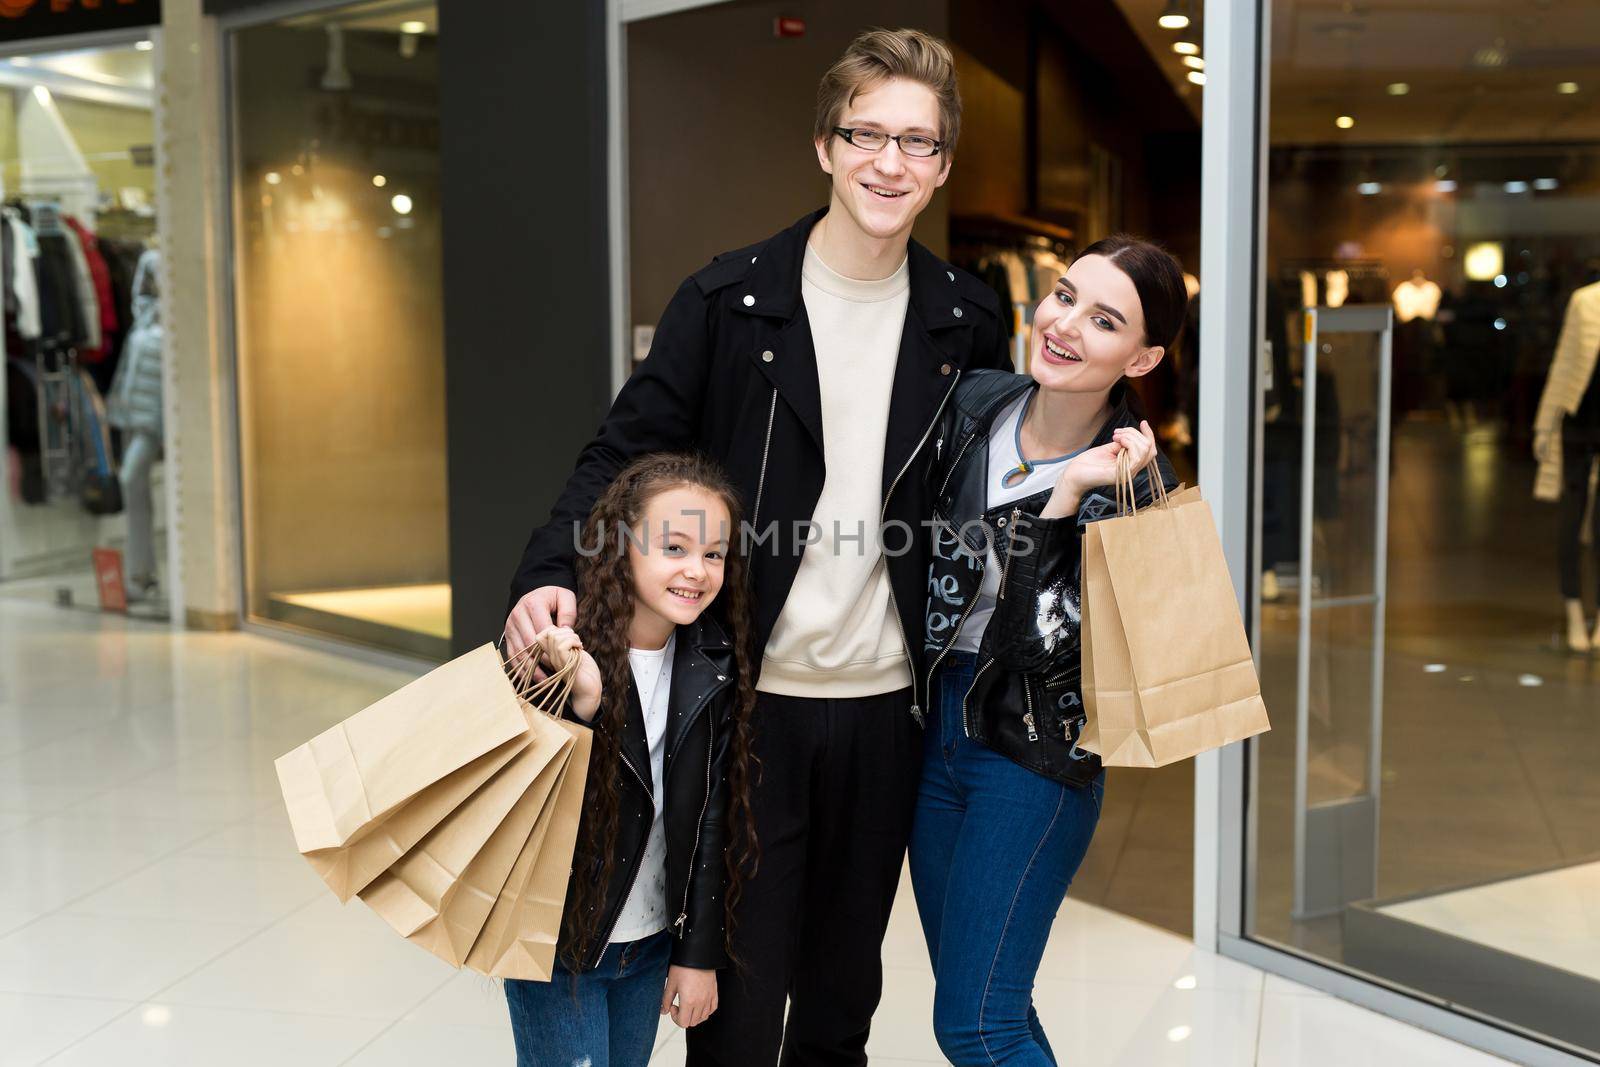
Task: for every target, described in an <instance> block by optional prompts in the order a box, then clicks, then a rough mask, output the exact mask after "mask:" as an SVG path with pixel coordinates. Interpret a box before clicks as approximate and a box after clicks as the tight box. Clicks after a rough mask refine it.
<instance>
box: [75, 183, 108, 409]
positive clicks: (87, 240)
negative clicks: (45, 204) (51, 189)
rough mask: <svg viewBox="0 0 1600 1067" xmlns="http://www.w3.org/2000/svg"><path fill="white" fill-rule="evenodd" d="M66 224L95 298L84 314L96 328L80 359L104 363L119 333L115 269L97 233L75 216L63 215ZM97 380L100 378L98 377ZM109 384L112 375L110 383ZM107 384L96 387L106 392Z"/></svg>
mask: <svg viewBox="0 0 1600 1067" xmlns="http://www.w3.org/2000/svg"><path fill="white" fill-rule="evenodd" d="M62 221H64V222H65V223H66V224H67V228H68V229H70V230H71V231H72V233H73V236H75V237H76V238H77V239H78V248H79V251H80V253H81V254H82V257H83V265H84V268H85V270H86V271H87V272H88V281H89V285H88V286H87V289H88V291H89V292H91V293H92V294H93V296H94V307H93V309H91V308H90V307H89V305H88V304H87V303H85V305H84V314H85V315H86V316H92V318H93V321H94V323H95V328H94V330H93V331H92V333H91V338H90V344H89V347H88V348H87V349H86V350H85V351H82V352H79V353H78V357H79V359H81V360H82V361H83V362H85V363H103V362H105V360H106V357H107V356H108V355H110V351H111V347H110V344H109V340H110V338H111V336H112V335H113V334H115V333H116V332H117V308H116V303H115V301H113V299H112V295H111V270H110V268H109V267H107V266H106V260H105V257H104V256H102V255H101V254H100V245H99V243H98V242H97V241H95V237H94V234H92V233H90V232H89V231H88V229H87V228H86V227H85V226H84V225H83V223H81V222H79V221H78V220H77V219H75V218H73V217H72V216H71V215H64V216H62ZM96 377H97V378H98V375H96ZM109 381H110V378H109V376H108V377H107V379H106V382H109ZM106 382H101V381H97V382H96V384H97V385H99V386H100V388H102V389H104V388H105V386H106Z"/></svg>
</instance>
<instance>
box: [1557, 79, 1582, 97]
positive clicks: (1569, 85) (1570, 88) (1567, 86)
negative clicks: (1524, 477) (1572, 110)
mask: <svg viewBox="0 0 1600 1067" xmlns="http://www.w3.org/2000/svg"><path fill="white" fill-rule="evenodd" d="M1577 91H1578V83H1577V82H1562V83H1561V84H1560V85H1558V86H1556V92H1558V93H1560V94H1561V95H1562V96H1571V95H1572V94H1573V93H1575V92H1577Z"/></svg>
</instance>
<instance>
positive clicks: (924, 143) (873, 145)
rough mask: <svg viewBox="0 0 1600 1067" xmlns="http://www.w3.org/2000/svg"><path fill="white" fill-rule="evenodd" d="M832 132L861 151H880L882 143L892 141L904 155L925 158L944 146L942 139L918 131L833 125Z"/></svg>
mask: <svg viewBox="0 0 1600 1067" xmlns="http://www.w3.org/2000/svg"><path fill="white" fill-rule="evenodd" d="M833 132H834V133H836V134H838V135H839V136H840V137H843V138H844V139H845V140H846V141H849V142H850V143H851V144H852V145H854V146H855V147H857V148H859V149H861V150H862V151H863V152H881V151H883V146H884V145H886V144H888V143H889V142H890V141H893V142H894V143H895V144H898V145H899V146H900V151H902V152H904V153H905V154H906V155H908V156H915V157H916V158H918V159H926V158H928V157H929V156H936V155H938V154H939V150H940V149H942V148H943V147H944V142H943V141H936V140H934V139H933V138H932V137H928V136H926V135H925V134H920V133H902V134H900V135H898V136H896V135H895V134H892V133H884V132H883V131H882V130H869V129H866V128H864V127H858V128H856V129H853V130H852V129H847V128H845V127H843V126H835V127H834V128H833Z"/></svg>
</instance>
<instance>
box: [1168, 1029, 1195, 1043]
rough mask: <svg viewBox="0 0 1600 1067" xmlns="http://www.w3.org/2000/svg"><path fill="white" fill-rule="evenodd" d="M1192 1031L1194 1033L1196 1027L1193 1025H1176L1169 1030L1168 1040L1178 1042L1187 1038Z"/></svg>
mask: <svg viewBox="0 0 1600 1067" xmlns="http://www.w3.org/2000/svg"><path fill="white" fill-rule="evenodd" d="M1192 1033H1194V1029H1193V1028H1192V1027H1188V1026H1174V1027H1173V1028H1172V1029H1171V1030H1168V1031H1167V1040H1168V1041H1171V1042H1172V1043H1173V1044H1177V1043H1178V1042H1179V1041H1183V1040H1186V1039H1187V1038H1188V1037H1189V1035H1190V1034H1192Z"/></svg>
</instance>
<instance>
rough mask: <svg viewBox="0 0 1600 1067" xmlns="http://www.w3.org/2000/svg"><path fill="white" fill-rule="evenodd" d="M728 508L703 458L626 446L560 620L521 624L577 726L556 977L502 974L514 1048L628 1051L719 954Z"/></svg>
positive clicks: (718, 473)
mask: <svg viewBox="0 0 1600 1067" xmlns="http://www.w3.org/2000/svg"><path fill="white" fill-rule="evenodd" d="M740 521H741V519H740V508H739V497H738V494H737V492H736V491H735V490H734V488H733V486H732V484H731V483H730V482H729V481H728V479H727V476H726V475H725V474H723V472H722V470H721V469H720V468H719V467H718V466H717V465H716V464H715V463H714V462H712V461H711V460H709V459H705V458H703V457H701V456H696V455H689V454H677V453H658V454H653V455H646V456H642V457H640V458H639V459H637V460H635V461H634V462H632V463H631V464H629V465H628V466H627V467H626V468H624V469H623V471H622V473H621V474H619V475H618V476H617V478H616V480H615V481H613V482H612V483H611V485H610V486H609V487H608V488H607V489H606V491H605V492H604V493H602V494H601V495H600V498H599V499H598V500H597V501H596V502H595V505H594V508H593V510H592V511H591V512H590V513H589V517H588V520H587V522H586V523H585V525H584V529H583V532H582V537H581V540H580V542H579V545H580V548H579V556H578V561H577V577H578V595H579V596H580V597H581V598H582V600H583V604H584V605H585V608H584V614H583V619H582V622H581V623H580V625H579V627H578V630H576V631H574V630H572V629H569V628H567V627H558V626H552V627H549V628H547V629H545V630H543V631H542V632H540V633H539V635H538V636H537V638H536V639H535V643H536V645H537V647H538V649H539V654H540V657H541V658H542V659H543V660H544V661H545V662H546V663H548V664H551V665H555V664H560V663H564V662H566V661H567V659H568V658H569V657H570V656H572V655H574V654H576V655H577V656H578V657H579V666H578V670H577V674H576V682H575V685H574V689H573V694H572V712H573V715H574V716H575V717H576V718H577V720H578V721H581V722H584V723H587V724H588V725H590V726H592V727H593V729H594V735H595V736H594V746H593V752H592V755H591V756H590V762H589V776H588V781H587V785H586V786H585V789H584V798H583V804H584V807H583V817H582V822H581V823H580V824H579V830H578V843H577V850H576V854H575V856H574V859H573V867H572V880H571V883H570V885H569V888H568V892H567V901H566V907H565V909H564V910H563V911H562V919H561V934H560V937H559V939H558V944H557V958H556V969H555V975H554V979H553V980H552V981H550V982H547V983H546V982H522V981H508V982H506V1000H507V1001H508V1002H509V1005H510V1010H511V1026H512V1033H513V1036H514V1038H515V1041H516V1047H517V1063H518V1064H519V1067H544V1065H546V1064H549V1065H556V1064H559V1065H561V1067H567V1065H568V1064H573V1063H588V1062H590V1061H593V1062H594V1063H606V1064H610V1065H611V1067H643V1065H644V1064H645V1063H647V1062H648V1061H649V1058H650V1052H651V1050H652V1049H653V1048H654V1046H655V1036H656V1024H657V1020H658V1018H659V1016H660V1015H666V1014H669V1013H670V1014H671V1015H672V1017H673V1020H674V1021H675V1022H677V1023H678V1025H679V1026H682V1027H685V1028H688V1027H691V1026H696V1025H698V1024H700V1023H701V1022H704V1021H705V1020H706V1019H707V1018H708V1017H709V1016H710V1015H711V1013H712V1012H714V1011H715V1010H716V1007H717V970H718V969H720V968H724V967H727V966H729V965H730V963H732V962H736V961H733V959H732V954H731V952H730V950H729V949H728V943H729V934H730V932H731V930H732V922H731V919H730V918H729V917H730V916H731V914H732V911H733V908H734V905H735V904H736V902H737V901H738V898H739V892H740V888H741V884H742V876H743V873H744V872H745V871H747V870H749V871H753V870H754V869H755V865H756V862H757V855H756V851H757V850H756V841H755V830H754V824H753V821H752V819H751V814H750V793H751V768H752V763H753V760H752V757H751V755H750V711H751V708H753V707H754V705H755V689H754V686H753V678H754V674H753V671H752V669H751V667H752V664H751V658H750V648H751V645H750V604H749V600H748V596H749V594H748V587H747V583H746V578H745V566H746V561H745V558H744V556H743V555H742V554H741V552H740V550H739V539H738V537H737V536H736V535H737V532H738V531H739V529H740ZM719 594H722V595H721V596H719ZM719 616H720V618H719Z"/></svg>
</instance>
